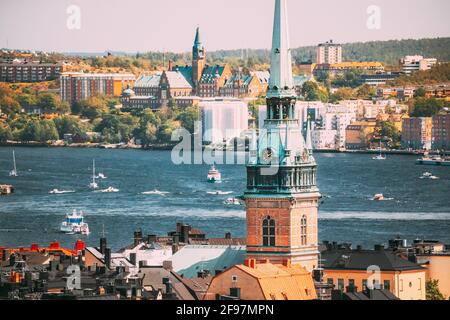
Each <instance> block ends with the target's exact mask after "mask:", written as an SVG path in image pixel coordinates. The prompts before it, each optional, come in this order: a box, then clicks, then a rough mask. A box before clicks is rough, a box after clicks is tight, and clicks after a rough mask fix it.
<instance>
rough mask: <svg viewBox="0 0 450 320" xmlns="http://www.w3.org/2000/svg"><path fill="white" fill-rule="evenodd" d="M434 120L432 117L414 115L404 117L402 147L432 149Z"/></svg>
mask: <svg viewBox="0 0 450 320" xmlns="http://www.w3.org/2000/svg"><path fill="white" fill-rule="evenodd" d="M432 127H433V121H432V118H431V117H419V118H416V117H412V118H405V119H403V124H402V148H404V149H414V150H424V149H425V150H430V149H431V142H432Z"/></svg>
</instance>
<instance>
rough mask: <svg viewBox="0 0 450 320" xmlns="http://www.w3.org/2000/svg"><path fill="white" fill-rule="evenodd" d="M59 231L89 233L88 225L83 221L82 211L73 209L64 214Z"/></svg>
mask: <svg viewBox="0 0 450 320" xmlns="http://www.w3.org/2000/svg"><path fill="white" fill-rule="evenodd" d="M60 230H61V232H64V233H67V234H84V235H88V234H89V226H88V224H87V223H86V222H84V215H83V211H80V212H77V211H76V210H73V211H72V213H70V214H67V215H66V220H65V221H63V222H62V223H61V228H60Z"/></svg>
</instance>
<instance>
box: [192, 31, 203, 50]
mask: <svg viewBox="0 0 450 320" xmlns="http://www.w3.org/2000/svg"><path fill="white" fill-rule="evenodd" d="M194 45H195V46H197V47H201V45H202V42H201V41H200V27H197V30H196V32H195V41H194Z"/></svg>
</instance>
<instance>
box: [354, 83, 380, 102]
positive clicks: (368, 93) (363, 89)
mask: <svg viewBox="0 0 450 320" xmlns="http://www.w3.org/2000/svg"><path fill="white" fill-rule="evenodd" d="M375 95H376V89H375V88H374V87H372V86H370V85H368V84H363V85H362V86H360V87H359V88H358V89H357V90H356V97H357V98H359V99H365V100H369V99H372V98H373V97H374V96H375Z"/></svg>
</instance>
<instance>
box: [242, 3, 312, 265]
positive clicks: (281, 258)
mask: <svg viewBox="0 0 450 320" xmlns="http://www.w3.org/2000/svg"><path fill="white" fill-rule="evenodd" d="M296 101H297V95H296V92H295V88H294V81H293V76H292V57H291V49H290V44H289V30H288V16H287V4H286V0H276V2H275V18H274V27H273V42H272V51H271V69H270V80H269V88H268V92H267V119H266V120H265V122H264V126H263V128H261V130H260V134H259V141H258V142H257V143H255V142H253V143H252V146H251V152H250V153H251V154H250V161H249V163H248V165H247V189H246V191H245V193H244V196H243V198H244V199H245V203H246V207H247V258H248V259H250V260H255V261H256V263H258V262H267V261H269V262H271V263H286V261H289V263H292V264H297V265H301V266H303V267H305V268H306V269H307V270H309V271H312V270H313V269H315V268H317V267H318V254H319V252H318V226H317V220H318V219H317V214H318V202H319V198H320V197H321V195H320V193H319V190H318V188H317V186H316V167H317V165H316V162H315V160H314V157H313V155H312V144H311V134H310V127H309V126H308V128H307V130H306V131H307V133H306V136H305V137H304V136H303V134H302V132H301V129H300V124H299V119H298V118H297V112H296V110H295V105H296ZM254 140H256V139H254Z"/></svg>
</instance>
